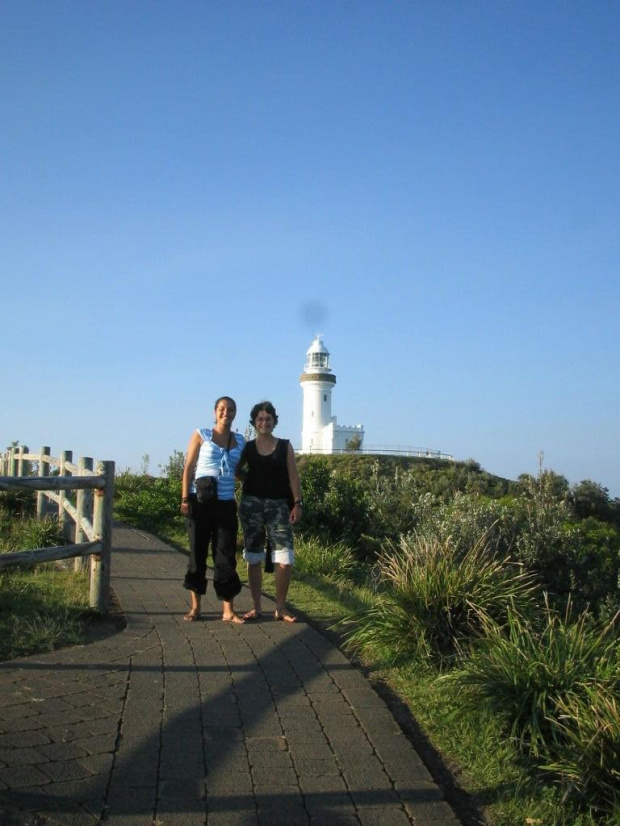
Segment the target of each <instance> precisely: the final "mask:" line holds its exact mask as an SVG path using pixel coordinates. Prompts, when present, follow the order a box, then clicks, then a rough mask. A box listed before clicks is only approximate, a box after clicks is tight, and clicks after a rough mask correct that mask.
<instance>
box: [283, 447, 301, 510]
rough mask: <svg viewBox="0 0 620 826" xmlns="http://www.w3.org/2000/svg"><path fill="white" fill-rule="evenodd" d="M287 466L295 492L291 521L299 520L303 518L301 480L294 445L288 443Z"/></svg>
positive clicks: (292, 488)
mask: <svg viewBox="0 0 620 826" xmlns="http://www.w3.org/2000/svg"><path fill="white" fill-rule="evenodd" d="M286 467H287V469H288V480H289V484H290V486H291V493H292V494H293V502H294V504H293V508H292V510H291V522H299V520H300V519H301V482H300V481H299V473H298V472H297V462H296V461H295V451H294V450H293V445H292V444H291V443H290V442H289V443H288V452H287V454H286Z"/></svg>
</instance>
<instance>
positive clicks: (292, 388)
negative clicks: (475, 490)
mask: <svg viewBox="0 0 620 826" xmlns="http://www.w3.org/2000/svg"><path fill="white" fill-rule="evenodd" d="M619 35H620V5H618V4H617V3H615V2H610V1H609V0H593V2H588V3H584V2H570V1H566V2H554V0H548V2H545V3H540V2H537V1H535V0H532V1H531V2H530V1H529V0H523V1H522V2H519V3H515V2H502V0H493V2H491V0H487V2H476V0H471V2H467V3H461V2H456V0H453V1H452V2H442V1H441V0H427V2H424V1H423V0H416V2H413V0H411V1H410V2H406V1H405V0H400V2H396V0H382V2H377V1H375V2H370V0H312V2H310V0H235V1H234V2H224V0H217V2H216V1H215V0H200V2H198V0H180V1H179V0H175V1H174V2H172V0H171V1H170V2H162V0H149V1H148V2H146V0H132V2H128V0H123V1H122V2H121V0H107V2H89V3H84V2H82V0H74V2H62V1H61V0H58V1H57V2H49V0H45V1H44V2H36V1H35V0H30V1H29V2H26V3H24V2H22V0H3V2H2V4H1V5H0V55H1V58H0V68H1V72H0V107H1V109H0V112H1V115H2V123H3V127H2V129H1V130H0V191H1V192H2V197H1V198H0V244H1V249H2V264H1V267H2V284H3V286H2V313H1V318H2V329H3V334H4V335H3V340H4V342H5V346H4V347H3V348H2V362H3V366H2V376H3V380H4V381H3V388H4V389H3V391H2V394H1V395H2V404H1V407H0V409H1V411H2V412H1V416H0V438H3V439H4V443H5V444H8V443H9V442H10V441H11V440H13V439H19V440H20V441H21V442H24V443H27V444H29V445H30V447H38V446H39V445H41V444H48V445H51V447H52V453H57V452H59V451H60V450H62V449H73V450H74V454H75V456H76V457H77V456H78V455H89V456H94V457H95V458H98V459H113V460H115V461H116V462H117V463H118V465H119V466H120V467H122V468H125V467H132V468H134V469H137V468H138V467H139V466H140V462H141V457H142V456H143V455H144V454H146V453H148V454H149V455H150V457H151V470H152V471H155V472H156V470H157V465H158V464H160V463H164V462H165V461H166V459H167V458H168V456H169V455H170V454H171V452H172V451H173V450H175V449H185V446H186V444H187V441H188V438H189V436H190V434H191V432H192V430H193V428H194V427H196V426H204V425H207V424H209V422H210V421H211V411H212V407H213V402H214V400H215V398H216V397H217V396H219V395H222V394H229V395H232V396H234V397H235V398H236V399H237V402H238V405H239V416H238V419H237V425H238V426H239V429H240V430H242V431H243V430H244V428H245V423H246V421H247V413H248V412H249V409H250V407H251V406H252V404H253V403H254V402H255V401H258V400H260V399H262V398H269V399H271V400H272V401H273V402H274V403H275V405H276V407H277V408H278V412H279V414H280V426H279V430H280V431H281V434H282V435H283V436H287V437H290V438H291V439H292V440H293V443H294V444H299V443H300V429H301V405H302V393H301V389H300V387H299V384H298V378H299V374H300V373H301V371H302V369H303V364H304V358H305V352H306V349H307V348H308V346H309V345H310V343H311V340H312V338H313V335H314V333H315V332H317V331H321V332H322V333H323V334H324V340H325V343H326V345H327V347H328V348H329V350H330V351H331V354H332V366H333V369H334V372H335V373H336V375H337V379H338V383H337V385H336V388H335V390H334V394H333V412H334V413H335V414H336V415H337V416H338V420H339V422H340V423H341V424H356V423H362V424H364V426H365V430H366V443H367V444H368V445H408V446H419V447H430V448H434V449H439V450H442V451H444V452H447V453H451V454H453V455H454V457H455V458H457V459H468V458H474V459H476V460H477V461H479V462H480V463H481V464H482V466H483V467H484V468H485V469H487V470H489V471H491V472H493V473H497V474H500V475H503V476H507V477H510V478H515V477H516V476H517V475H519V474H520V473H523V472H530V473H535V472H536V470H537V467H538V455H539V453H540V452H541V451H542V452H543V453H544V462H545V465H546V466H547V467H550V468H552V469H554V470H555V471H557V472H558V473H562V474H564V475H565V476H567V478H568V479H569V480H570V481H571V482H574V481H579V480H581V479H585V478H590V479H593V480H594V481H597V482H600V483H602V484H603V485H605V486H606V487H608V488H609V489H610V492H611V494H612V495H613V496H620V439H619V435H620V434H619V427H618V411H619V410H620V399H619V384H618V355H619V350H620V348H619V343H620V342H619V337H620V335H619V332H618V331H619V329H620V325H619V324H618V311H619V298H620V285H619V278H618V272H619V266H618V265H619V263H620V234H619V232H618V224H619V220H618V219H619V214H618V213H619V208H618V205H619V192H620V150H619V141H618V136H619V135H620V108H619V104H618V101H619V100H620V83H619V80H620V49H619V48H618V43H619ZM2 446H3V447H4V444H3V445H2Z"/></svg>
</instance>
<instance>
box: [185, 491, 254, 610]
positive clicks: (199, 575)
mask: <svg viewBox="0 0 620 826" xmlns="http://www.w3.org/2000/svg"><path fill="white" fill-rule="evenodd" d="M187 533H188V535H189V547H190V554H189V564H188V566H187V573H186V574H185V581H184V583H183V585H184V587H185V588H187V590H188V591H194V592H195V593H196V594H206V592H207V555H208V553H209V546H211V553H212V555H213V566H214V572H213V585H214V587H215V593H216V594H217V595H218V597H219V599H222V600H224V601H226V602H230V600H231V599H232V598H233V597H235V596H237V594H238V593H239V592H240V591H241V580H240V579H239V575H238V574H237V503H236V502H235V500H234V499H225V500H220V499H214V500H212V501H210V502H206V503H203V504H201V503H200V502H199V501H198V500H197V499H196V496H192V497H191V498H190V516H188V518H187Z"/></svg>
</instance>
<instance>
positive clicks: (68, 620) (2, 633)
mask: <svg viewBox="0 0 620 826" xmlns="http://www.w3.org/2000/svg"><path fill="white" fill-rule="evenodd" d="M31 504H32V502H31V498H30V499H28V498H24V497H21V498H19V497H15V496H14V497H12V498H6V497H3V498H2V499H1V500H0V505H1V506H2V507H1V508H0V553H2V552H8V551H17V550H29V549H34V548H46V547H54V546H58V545H64V544H65V539H64V536H63V533H62V529H61V526H60V524H59V522H58V520H57V519H52V518H46V519H43V520H40V521H37V520H36V519H34V518H33V517H31V516H29V515H28V512H29V510H31V509H32V508H31V507H30V508H28V507H27V506H28V505H31ZM9 506H10V507H9ZM88 592H89V584H88V576H87V574H86V573H74V571H73V560H71V561H70V562H69V563H68V566H67V567H63V566H60V565H57V564H56V563H53V562H49V563H46V564H43V565H35V566H28V567H12V568H7V569H5V570H3V571H0V660H10V659H14V658H15V657H21V656H26V655H28V654H38V653H40V652H42V651H51V650H53V649H54V648H59V647H61V646H65V645H77V644H80V643H83V642H84V641H85V640H86V638H87V630H88V629H87V625H88V623H89V622H90V621H91V620H92V619H94V617H95V615H96V612H93V611H91V610H90V609H89V607H88Z"/></svg>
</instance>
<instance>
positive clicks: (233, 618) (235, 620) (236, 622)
mask: <svg viewBox="0 0 620 826" xmlns="http://www.w3.org/2000/svg"><path fill="white" fill-rule="evenodd" d="M222 622H232V624H233V625H243V623H244V622H245V620H244V619H241V617H238V616H237V615H236V614H231V615H230V616H229V617H224V616H223V617H222Z"/></svg>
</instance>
